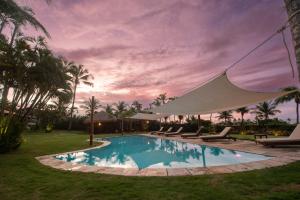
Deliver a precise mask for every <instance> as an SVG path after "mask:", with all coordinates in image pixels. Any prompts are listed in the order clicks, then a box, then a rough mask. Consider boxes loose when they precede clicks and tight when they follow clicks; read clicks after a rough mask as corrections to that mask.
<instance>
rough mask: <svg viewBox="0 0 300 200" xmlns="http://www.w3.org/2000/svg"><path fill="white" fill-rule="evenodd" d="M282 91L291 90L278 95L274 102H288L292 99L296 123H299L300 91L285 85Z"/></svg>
mask: <svg viewBox="0 0 300 200" xmlns="http://www.w3.org/2000/svg"><path fill="white" fill-rule="evenodd" d="M283 91H286V92H289V91H293V92H291V93H289V94H287V95H285V96H283V97H279V98H278V99H276V100H275V103H276V104H281V103H285V102H289V101H292V100H294V101H295V103H296V116H297V124H299V104H300V92H299V90H298V89H297V88H296V87H287V88H285V89H284V90H283Z"/></svg>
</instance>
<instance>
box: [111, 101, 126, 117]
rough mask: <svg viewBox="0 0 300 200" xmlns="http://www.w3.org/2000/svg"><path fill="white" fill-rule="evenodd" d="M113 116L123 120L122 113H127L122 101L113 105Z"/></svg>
mask: <svg viewBox="0 0 300 200" xmlns="http://www.w3.org/2000/svg"><path fill="white" fill-rule="evenodd" d="M114 105H115V115H116V116H117V117H119V118H123V115H124V113H125V112H126V111H127V104H126V103H125V102H124V101H119V102H118V103H115V104H114Z"/></svg>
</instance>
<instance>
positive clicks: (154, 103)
mask: <svg viewBox="0 0 300 200" xmlns="http://www.w3.org/2000/svg"><path fill="white" fill-rule="evenodd" d="M151 104H152V105H154V106H156V107H158V106H160V105H161V103H160V101H159V100H158V99H154V100H153V102H152V103H151Z"/></svg>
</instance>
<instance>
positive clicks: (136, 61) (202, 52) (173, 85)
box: [19, 0, 297, 104]
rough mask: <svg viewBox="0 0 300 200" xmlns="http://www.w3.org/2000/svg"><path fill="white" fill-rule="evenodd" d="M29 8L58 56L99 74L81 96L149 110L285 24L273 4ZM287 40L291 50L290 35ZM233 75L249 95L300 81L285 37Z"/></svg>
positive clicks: (197, 0) (140, 2) (194, 0)
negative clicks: (160, 98)
mask: <svg viewBox="0 0 300 200" xmlns="http://www.w3.org/2000/svg"><path fill="white" fill-rule="evenodd" d="M19 1H20V2H21V3H23V4H27V5H28V1H26V0H19ZM29 4H30V5H29V6H32V7H33V9H34V11H35V12H36V14H37V17H38V18H39V19H40V20H41V22H42V23H43V24H44V25H45V26H46V27H47V28H48V30H49V32H50V33H51V35H52V40H50V41H49V45H50V46H51V47H52V48H53V49H54V50H55V52H57V53H60V54H62V55H64V56H65V57H67V58H69V59H71V60H74V61H76V62H79V63H81V64H84V65H85V66H86V67H87V68H88V69H89V71H90V72H91V73H92V74H93V75H94V76H95V87H94V88H88V89H87V87H84V86H82V87H81V88H79V95H78V96H79V98H80V99H85V98H88V97H89V96H91V95H96V96H97V97H98V98H99V99H100V100H102V101H105V102H113V101H118V100H126V101H132V100H135V99H137V100H141V101H142V102H144V103H145V104H148V102H150V101H152V98H153V97H155V96H156V95H158V94H159V93H162V92H167V93H168V94H169V95H170V96H179V95H181V94H182V93H184V92H185V91H187V90H190V89H191V88H194V87H195V86H197V85H199V84H201V83H203V82H204V81H207V80H209V79H210V78H211V77H213V76H215V75H216V74H218V73H220V72H222V71H223V70H225V69H226V68H227V67H228V66H230V64H231V63H233V62H235V61H236V60H237V59H239V58H240V57H241V56H242V55H244V54H245V53H247V52H248V51H249V50H250V49H252V48H253V47H254V46H255V45H256V44H258V43H259V42H261V41H262V40H264V39H265V38H266V37H267V36H269V35H270V34H271V33H273V32H274V31H275V30H276V29H277V28H278V27H279V26H280V25H281V24H282V23H283V22H285V21H286V19H287V16H286V13H285V10H284V7H283V1H274V0H264V1H261V0H244V1H236V0H227V1H219V0H209V1H208V0H171V1H170V0H151V1H149V0H132V1H123V0H103V1H99V0H61V1H53V2H52V4H51V5H50V6H48V5H46V4H45V3H44V2H43V1H34V3H33V2H31V3H29ZM286 35H287V40H288V41H289V46H290V49H291V50H292V44H291V42H290V41H291V40H290V33H289V31H287V32H286ZM292 53H293V52H292ZM293 59H294V58H293ZM229 75H230V78H231V79H232V81H233V82H234V83H235V84H237V85H239V86H241V87H244V88H248V89H251V90H264V91H274V90H278V89H280V88H282V87H286V86H289V85H294V84H295V83H296V82H297V80H294V79H292V78H291V69H290V67H289V63H288V60H287V57H286V50H285V49H284V47H283V45H282V38H281V37H280V35H279V36H277V37H275V38H274V39H273V40H272V41H270V42H269V43H268V44H267V45H265V46H264V47H263V48H261V49H259V50H258V51H257V52H255V53H254V54H253V55H251V56H249V58H247V59H245V60H244V61H243V62H241V63H240V64H238V65H237V66H235V67H234V68H232V69H231V70H229Z"/></svg>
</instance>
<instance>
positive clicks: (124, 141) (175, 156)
mask: <svg viewBox="0 0 300 200" xmlns="http://www.w3.org/2000/svg"><path fill="white" fill-rule="evenodd" d="M105 140H108V141H110V142H111V144H110V145H107V146H105V147H101V148H95V149H90V150H86V151H78V152H75V153H67V154H61V155H57V156H55V158H56V159H59V160H64V161H67V162H73V163H83V164H87V165H96V166H101V167H120V168H139V169H144V168H184V167H209V166H220V165H229V164H239V163H246V162H253V161H260V160H267V159H269V158H270V157H268V156H263V155H258V154H253V153H246V152H241V151H233V150H227V149H223V148H218V147H212V146H206V145H197V144H190V143H185V142H178V141H174V140H167V139H160V138H152V137H147V136H140V135H134V136H120V137H111V138H106V139H105Z"/></svg>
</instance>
